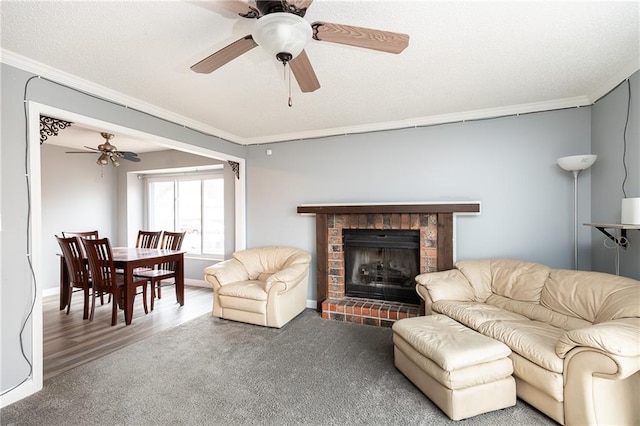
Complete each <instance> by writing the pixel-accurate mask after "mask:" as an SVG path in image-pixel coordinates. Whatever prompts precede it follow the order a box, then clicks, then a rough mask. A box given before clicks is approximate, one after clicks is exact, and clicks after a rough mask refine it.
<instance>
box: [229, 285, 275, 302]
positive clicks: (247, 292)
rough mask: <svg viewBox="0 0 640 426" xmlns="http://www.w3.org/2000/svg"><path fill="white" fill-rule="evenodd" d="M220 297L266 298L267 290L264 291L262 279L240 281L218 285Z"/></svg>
mask: <svg viewBox="0 0 640 426" xmlns="http://www.w3.org/2000/svg"><path fill="white" fill-rule="evenodd" d="M218 294H219V295H220V297H223V296H226V297H238V298H241V299H251V300H260V301H266V300H267V292H266V291H264V281H240V282H237V283H230V284H227V285H224V286H222V287H220V290H219V291H218Z"/></svg>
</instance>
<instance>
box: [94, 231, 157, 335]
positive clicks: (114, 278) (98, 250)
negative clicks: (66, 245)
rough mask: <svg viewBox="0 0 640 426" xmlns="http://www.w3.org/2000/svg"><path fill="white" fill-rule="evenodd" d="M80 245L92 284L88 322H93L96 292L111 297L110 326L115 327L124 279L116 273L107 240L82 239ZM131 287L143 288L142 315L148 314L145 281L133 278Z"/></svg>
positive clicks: (123, 288) (122, 294) (121, 299)
mask: <svg viewBox="0 0 640 426" xmlns="http://www.w3.org/2000/svg"><path fill="white" fill-rule="evenodd" d="M82 244H84V248H85V251H86V252H87V257H88V259H89V270H90V271H91V279H92V282H93V300H92V303H91V314H90V315H89V320H90V321H92V320H93V314H94V312H95V308H96V292H105V293H109V294H110V295H112V296H113V297H112V298H111V304H112V308H111V325H112V326H113V325H116V322H117V313H118V304H124V291H126V290H125V283H124V277H123V276H122V275H120V274H117V273H116V268H115V264H114V262H113V255H112V252H111V244H110V243H109V239H108V238H98V239H95V240H87V239H83V240H82ZM133 285H134V287H136V288H137V287H142V288H143V291H142V302H143V306H144V313H145V314H146V313H148V312H149V310H148V309H147V280H144V279H142V280H136V279H135V277H134V282H133Z"/></svg>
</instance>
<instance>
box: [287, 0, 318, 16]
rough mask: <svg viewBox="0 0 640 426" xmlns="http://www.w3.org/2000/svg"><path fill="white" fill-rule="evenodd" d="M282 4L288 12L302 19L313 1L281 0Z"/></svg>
mask: <svg viewBox="0 0 640 426" xmlns="http://www.w3.org/2000/svg"><path fill="white" fill-rule="evenodd" d="M282 3H283V5H284V7H285V8H286V9H288V10H289V12H291V13H295V14H296V15H298V16H302V17H304V15H305V13H307V9H308V8H309V6H311V3H313V0H282Z"/></svg>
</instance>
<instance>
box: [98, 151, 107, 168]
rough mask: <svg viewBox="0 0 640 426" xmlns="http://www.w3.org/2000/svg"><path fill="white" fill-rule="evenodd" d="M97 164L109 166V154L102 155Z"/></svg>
mask: <svg viewBox="0 0 640 426" xmlns="http://www.w3.org/2000/svg"><path fill="white" fill-rule="evenodd" d="M96 164H97V165H99V166H106V165H107V164H109V159H108V158H107V154H105V153H104V152H103V153H102V154H100V157H98V161H96Z"/></svg>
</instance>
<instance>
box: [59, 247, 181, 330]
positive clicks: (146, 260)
mask: <svg viewBox="0 0 640 426" xmlns="http://www.w3.org/2000/svg"><path fill="white" fill-rule="evenodd" d="M111 253H112V256H113V263H114V265H115V267H116V269H121V270H122V273H123V278H124V285H125V291H124V317H125V323H126V325H129V324H131V321H132V319H133V302H134V298H135V295H136V288H135V286H134V285H133V282H134V271H135V269H137V268H153V267H154V265H158V264H161V263H165V262H175V263H174V264H175V268H176V269H175V273H176V276H175V288H176V300H177V302H178V303H179V304H180V306H184V253H185V252H184V251H182V250H169V249H150V248H137V247H113V248H112V249H111ZM69 291H71V288H70V285H69V273H68V271H67V266H66V264H65V262H64V257H62V256H60V310H63V309H65V308H66V307H67V301H68V300H69Z"/></svg>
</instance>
